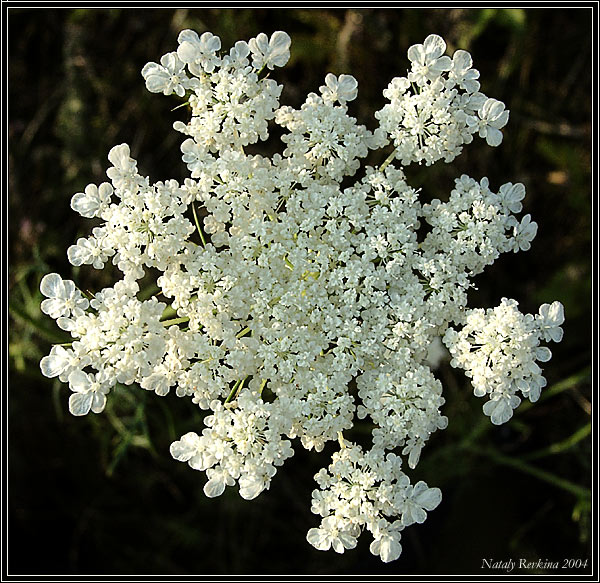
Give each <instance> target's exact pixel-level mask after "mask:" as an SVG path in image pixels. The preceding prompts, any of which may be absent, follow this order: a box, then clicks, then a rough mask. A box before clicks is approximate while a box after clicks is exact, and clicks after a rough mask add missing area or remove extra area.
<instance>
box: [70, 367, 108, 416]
mask: <svg viewBox="0 0 600 583" xmlns="http://www.w3.org/2000/svg"><path fill="white" fill-rule="evenodd" d="M69 385H70V386H71V390H72V391H73V393H74V394H73V395H71V396H70V397H69V411H70V412H71V413H72V414H73V415H76V416H80V415H87V414H88V413H89V412H90V410H91V411H92V412H94V413H101V412H102V411H103V410H104V407H105V406H106V395H107V394H108V392H109V391H110V386H111V385H110V382H108V381H107V380H105V379H103V378H102V375H91V374H86V373H84V372H82V371H80V370H76V371H73V372H72V373H71V374H70V375H69Z"/></svg>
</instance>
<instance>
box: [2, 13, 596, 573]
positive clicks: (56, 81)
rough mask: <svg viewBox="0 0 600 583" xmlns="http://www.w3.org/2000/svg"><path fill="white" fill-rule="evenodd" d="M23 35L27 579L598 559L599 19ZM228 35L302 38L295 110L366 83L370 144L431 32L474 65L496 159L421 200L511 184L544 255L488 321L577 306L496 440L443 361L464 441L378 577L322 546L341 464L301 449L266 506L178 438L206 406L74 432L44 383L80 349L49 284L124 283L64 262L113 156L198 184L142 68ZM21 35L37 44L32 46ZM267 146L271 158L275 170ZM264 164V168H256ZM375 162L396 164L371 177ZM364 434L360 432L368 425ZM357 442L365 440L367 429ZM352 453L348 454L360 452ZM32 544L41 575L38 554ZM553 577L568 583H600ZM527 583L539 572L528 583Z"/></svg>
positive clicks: (15, 69)
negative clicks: (327, 485)
mask: <svg viewBox="0 0 600 583" xmlns="http://www.w3.org/2000/svg"><path fill="white" fill-rule="evenodd" d="M8 15H9V21H8V27H9V31H10V33H9V36H8V43H9V52H10V54H9V58H10V66H9V97H10V99H9V125H8V130H9V146H10V148H9V160H8V170H9V174H8V179H9V193H8V204H9V213H10V216H9V232H8V236H9V243H10V246H9V262H10V266H9V292H10V298H9V310H10V324H9V340H10V343H9V365H10V387H9V393H8V399H9V432H10V441H9V461H10V466H9V472H10V473H9V478H10V482H9V508H10V516H9V529H10V530H9V532H10V546H9V564H8V571H9V573H13V574H16V573H24V572H27V573H33V572H39V573H45V574H52V573H80V574H85V573H98V574H102V573H120V574H146V573H147V574H160V573H164V574H233V573H263V574H363V573H371V574H388V575H389V574H396V573H408V574H419V573H424V574H436V573H437V574H440V573H445V574H452V573H462V574H474V575H477V574H480V573H481V574H486V575H487V574H492V573H488V572H485V570H482V568H481V566H482V558H497V559H503V560H506V559H508V558H509V557H513V558H515V559H519V558H526V559H531V560H537V559H547V560H552V561H562V559H567V558H575V559H577V558H581V559H586V558H590V557H591V538H590V529H591V525H590V491H589V486H590V484H591V471H592V467H591V434H590V433H591V432H590V428H591V424H590V419H591V417H590V415H591V410H590V398H591V378H590V362H591V344H590V337H591V332H592V330H591V244H592V240H591V220H592V213H591V154H590V152H591V107H592V103H591V62H592V36H591V11H590V10H584V9H517V8H511V9H492V8H486V9H467V8H453V9H381V8H373V9H320V8H316V9H315V8H312V9H309V8H303V9H299V8H297V9H281V8H277V9H275V8H260V9H216V8H207V9H177V10H175V9H160V10H159V9H154V10H141V9H111V10H107V9H76V10H75V9H10V10H9V11H8ZM183 28H193V29H195V30H197V31H198V32H203V31H205V30H210V31H212V32H213V33H215V34H218V35H219V36H221V38H222V41H223V47H224V48H225V47H228V46H230V45H231V44H232V43H234V42H235V41H236V40H239V39H241V38H245V39H248V38H250V37H252V36H255V35H256V34H257V33H258V32H261V31H264V32H267V33H271V32H273V31H274V30H285V31H287V32H288V33H289V34H290V36H291V37H292V58H291V60H290V63H289V64H288V66H287V67H286V68H285V69H283V70H281V71H277V73H276V78H277V80H278V81H279V82H282V83H284V87H285V88H284V91H283V95H282V102H283V103H287V104H290V105H292V106H295V107H298V106H299V105H300V104H301V103H302V101H303V99H304V97H305V96H306V94H307V93H308V92H309V91H315V90H317V89H318V87H319V85H320V84H321V83H322V79H323V77H324V75H325V74H326V73H327V72H333V73H336V74H340V73H344V72H346V73H351V74H353V75H354V76H355V77H356V78H357V79H358V81H359V98H358V99H357V101H356V102H353V103H352V104H351V107H350V111H351V114H352V115H355V116H356V117H357V118H358V119H359V121H361V122H362V123H365V124H366V125H367V126H368V127H371V128H373V127H374V119H373V117H372V114H373V112H374V111H375V110H377V109H379V108H381V106H382V105H383V102H384V100H383V97H382V95H381V92H382V90H383V89H384V88H385V87H386V86H387V84H388V82H389V80H390V79H391V78H392V77H394V76H398V75H402V74H403V72H404V71H405V70H406V67H407V60H406V57H405V55H406V49H407V48H408V47H409V46H410V45H411V44H414V43H416V42H421V41H422V40H423V39H424V38H425V36H427V35H428V34H430V33H432V32H435V33H437V34H440V35H442V36H443V37H444V38H445V39H446V40H447V42H448V46H449V50H450V51H453V50H455V49H457V48H464V49H467V50H469V51H471V52H472V54H473V58H474V62H475V66H476V68H478V69H479V70H480V71H481V80H482V90H483V91H484V92H486V93H487V94H488V95H490V96H493V97H496V98H498V99H501V100H503V101H504V102H505V103H506V104H507V107H508V108H509V109H510V110H511V120H510V122H509V125H508V127H507V128H506V130H505V139H504V142H503V144H502V145H501V147H499V148H497V149H493V150H492V149H491V148H488V147H486V146H485V145H484V144H482V143H480V142H475V143H474V144H472V145H471V146H469V147H467V148H466V150H465V153H464V154H463V155H462V156H461V157H460V158H459V159H458V160H457V161H456V162H455V163H454V164H452V165H436V166H434V167H432V168H428V169H426V171H425V169H424V168H421V167H416V168H412V167H411V168H409V169H408V171H407V174H408V176H409V181H410V182H411V183H412V184H414V185H415V186H420V187H422V188H423V196H425V197H429V198H433V197H444V196H447V193H448V192H449V190H450V189H451V187H452V181H453V179H454V178H455V177H457V176H459V175H460V174H461V173H468V174H470V175H472V176H474V177H477V178H479V177H481V176H488V177H489V179H490V183H491V185H492V188H497V187H499V186H500V185H501V184H502V183H503V182H507V181H512V182H518V181H520V182H523V183H525V185H526V187H527V191H528V196H527V198H526V200H525V209H524V212H529V213H531V214H532V215H533V217H534V219H535V220H536V221H537V222H538V223H539V232H538V236H537V238H536V240H535V241H534V244H533V247H532V249H531V251H530V252H528V253H520V254H518V255H513V256H510V257H507V256H505V257H503V258H501V259H500V260H499V261H498V262H497V263H496V264H495V265H494V266H493V267H492V268H491V269H489V271H488V272H486V274H484V275H482V276H480V278H479V279H478V280H477V290H474V291H473V294H472V298H471V305H472V306H485V307H489V306H495V305H497V304H498V303H499V301H500V299H501V298H502V297H503V296H508V297H514V298H515V299H517V300H518V301H519V302H520V305H521V309H522V310H523V311H528V312H533V311H537V307H538V306H539V304H540V303H542V302H549V301H553V300H560V301H561V302H563V304H564V305H565V312H566V318H567V320H566V323H565V326H564V328H565V338H564V341H563V342H562V343H561V344H560V345H558V346H556V347H553V353H554V357H553V359H552V361H550V363H548V365H547V366H546V371H547V378H548V380H549V388H547V389H546V390H545V392H544V393H543V396H542V399H541V400H540V402H539V403H537V404H536V405H535V406H533V407H528V406H527V404H524V405H523V406H522V407H521V408H520V409H519V410H518V413H517V414H516V416H515V418H514V419H513V420H511V422H510V423H508V424H507V425H506V426H503V427H500V428H498V427H493V426H491V425H490V424H489V421H488V419H487V418H484V416H483V414H482V412H481V401H480V400H478V399H476V398H474V397H473V396H472V394H471V389H470V387H469V384H468V382H467V379H465V378H464V376H462V375H461V374H459V373H458V372H457V371H455V370H454V369H452V368H451V367H450V366H449V365H448V363H447V362H446V363H443V364H442V366H441V368H440V369H439V371H438V374H439V377H440V379H441V380H442V382H443V384H444V386H445V387H446V399H447V404H446V406H445V409H444V412H445V414H446V415H447V416H448V417H449V418H450V426H449V428H448V429H447V430H446V431H444V432H440V433H439V434H436V435H434V436H433V437H432V439H431V442H430V443H429V444H428V446H427V447H426V449H425V451H424V453H423V456H422V462H421V463H420V465H419V467H418V468H417V470H416V471H415V472H413V477H414V479H415V480H417V479H420V478H423V479H426V480H427V481H428V483H429V484H430V485H435V486H439V487H441V488H442V490H443V493H444V500H443V502H442V504H441V505H440V507H438V509H436V510H435V511H434V512H432V513H431V514H430V516H429V518H428V520H427V521H426V523H425V524H424V525H422V526H413V527H411V528H410V529H407V531H406V533H405V536H404V538H403V546H404V552H403V555H402V556H401V558H400V559H399V560H398V561H397V562H395V563H392V564H389V565H383V564H381V563H380V562H379V561H378V559H375V558H373V557H372V556H371V555H370V554H369V551H368V543H367V541H366V540H362V541H360V542H359V547H358V549H356V550H355V551H352V552H349V553H346V554H344V555H335V554H333V553H321V552H318V551H315V550H314V549H312V547H310V546H309V545H308V543H306V541H305V539H304V537H305V533H306V531H307V530H308V528H310V527H311V526H314V525H315V524H316V523H317V518H316V517H314V516H312V515H311V514H310V512H309V506H310V492H311V490H312V488H313V484H312V475H313V474H314V473H315V472H316V471H317V469H318V468H319V467H320V465H322V464H323V463H325V460H326V457H325V456H326V454H327V453H331V451H330V450H329V449H327V450H326V452H324V454H323V455H314V454H310V453H308V452H305V451H303V450H300V449H299V450H298V452H297V454H296V456H295V457H294V458H292V460H290V461H289V462H288V463H287V464H286V466H285V467H284V468H282V470H281V471H280V472H279V473H278V475H277V477H276V479H275V480H274V483H273V485H272V487H271V490H270V491H269V492H267V493H265V494H263V495H262V496H260V497H259V499H257V500H255V501H253V502H251V503H248V502H245V501H243V500H241V499H240V498H239V496H238V494H237V492H236V491H234V490H233V489H227V491H226V493H225V494H224V495H223V496H222V497H220V498H219V499H216V500H207V499H206V498H205V496H204V494H203V493H202V486H203V477H202V474H200V473H197V472H193V471H191V470H190V469H189V468H188V467H187V466H185V465H184V464H180V463H178V462H175V461H174V460H172V459H171V458H170V456H169V454H168V448H169V444H170V443H171V441H173V440H174V439H175V438H176V437H177V436H179V435H181V434H182V433H184V432H187V431H190V430H198V429H199V428H200V426H201V415H200V412H199V411H198V409H197V408H196V407H195V406H193V405H192V404H191V403H189V402H188V401H187V400H186V401H185V402H184V401H182V400H179V399H177V398H176V397H175V396H174V395H169V396H168V397H166V398H163V399H151V398H148V400H146V395H147V393H146V392H145V391H139V390H135V389H133V388H128V387H122V386H119V387H117V388H116V389H115V391H114V394H113V395H112V398H111V399H109V405H108V407H107V410H106V412H105V414H103V415H99V416H95V415H89V416H88V417H86V418H84V419H75V418H73V417H71V416H70V415H69V414H68V412H67V413H66V414H65V412H66V411H67V407H66V402H67V399H68V388H67V387H65V386H63V385H61V384H60V383H58V382H53V381H52V380H49V379H45V378H43V377H42V376H41V374H40V373H39V366H38V362H39V359H40V358H41V357H42V356H44V355H45V354H47V353H48V352H49V350H50V345H51V344H52V343H57V342H65V341H67V340H68V338H65V335H64V333H62V332H61V331H60V330H59V329H58V328H56V327H55V326H54V325H53V323H52V322H51V321H50V320H49V319H48V318H46V317H44V316H43V314H42V313H41V312H40V309H39V304H40V301H41V295H40V292H39V291H38V290H39V282H40V279H41V277H42V276H43V275H44V274H45V273H48V272H50V271H57V272H59V273H61V274H62V275H63V277H66V278H73V279H75V280H76V281H77V282H78V283H79V285H80V286H81V287H82V288H85V289H93V290H97V289H100V288H101V287H103V286H105V285H110V284H111V283H112V282H113V281H114V279H115V277H116V274H115V272H111V270H110V269H106V270H105V271H103V272H96V271H94V270H91V269H81V270H78V269H74V268H73V267H72V266H70V265H69V264H68V262H67V261H66V249H67V247H68V246H69V245H70V244H72V243H73V242H74V240H75V239H76V237H77V236H81V235H84V234H85V233H87V232H89V230H90V228H91V225H92V222H91V221H86V220H81V219H80V218H78V217H77V216H76V215H75V213H73V212H72V211H71V210H70V208H69V202H70V198H71V196H72V194H73V193H75V192H77V191H81V190H82V189H83V188H84V187H85V186H86V185H87V184H88V183H90V182H96V183H99V182H102V181H103V180H104V179H105V177H104V170H105V168H106V166H107V161H106V155H107V153H108V150H109V149H110V148H111V147H112V146H113V145H115V144H117V143H121V142H127V143H129V144H130V145H131V149H132V155H133V156H134V157H135V158H137V159H138V160H139V166H140V170H141V172H142V173H146V174H149V175H150V178H151V180H160V179H166V178H175V179H178V180H182V179H183V178H184V177H185V176H186V170H185V167H184V165H183V164H182V162H181V160H180V153H179V137H178V135H177V134H176V133H175V132H173V131H172V129H171V127H172V123H173V121H175V120H176V119H184V118H185V115H186V111H185V109H177V110H173V108H174V107H175V106H176V105H177V102H176V101H175V100H171V99H170V98H164V97H162V96H157V95H150V94H149V93H147V91H146V90H145V87H144V83H143V80H142V78H141V75H140V70H141V69H142V67H143V65H144V64H145V63H146V62H148V61H152V60H157V59H158V58H159V57H160V56H161V55H162V54H164V53H165V52H167V51H169V50H173V48H174V47H175V46H176V38H177V34H178V32H179V30H181V29H183ZM13 31H18V33H17V32H13ZM278 147H279V146H278V144H277V143H276V141H273V140H271V141H270V142H269V143H267V144H265V145H264V147H263V150H262V151H263V152H264V153H267V154H269V153H271V152H272V151H274V150H275V149H277V148H278ZM257 151H258V150H257ZM375 162H376V163H377V161H375ZM359 429H360V428H359ZM359 429H357V432H358V431H359ZM350 437H352V436H350ZM31 548H35V549H36V560H35V562H33V563H32V559H31V553H30V549H31ZM590 568H591V565H590V562H589V561H588V568H587V570H586V569H579V570H576V571H573V570H571V571H568V569H567V570H562V569H561V570H560V571H556V572H555V571H552V574H568V573H583V572H590ZM527 573H530V574H531V573H532V572H531V571H527Z"/></svg>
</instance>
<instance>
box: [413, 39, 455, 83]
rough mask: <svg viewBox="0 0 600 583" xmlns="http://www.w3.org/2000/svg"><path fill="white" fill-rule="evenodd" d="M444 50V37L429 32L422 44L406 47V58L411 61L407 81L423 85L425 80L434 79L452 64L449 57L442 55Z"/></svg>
mask: <svg viewBox="0 0 600 583" xmlns="http://www.w3.org/2000/svg"><path fill="white" fill-rule="evenodd" d="M445 50H446V43H445V42H444V39H443V38H442V37H440V36H438V35H437V34H430V35H429V36H428V37H427V38H426V39H425V41H424V42H423V44H416V45H412V46H411V47H410V48H409V49H408V58H409V59H410V61H411V62H412V72H411V73H410V74H409V76H408V79H409V81H414V82H415V83H417V85H424V84H425V82H426V80H429V81H434V80H436V79H437V78H438V77H439V76H440V75H441V74H442V72H443V71H449V70H450V68H451V66H452V60H451V59H450V57H447V56H442V55H443V54H444V51H445Z"/></svg>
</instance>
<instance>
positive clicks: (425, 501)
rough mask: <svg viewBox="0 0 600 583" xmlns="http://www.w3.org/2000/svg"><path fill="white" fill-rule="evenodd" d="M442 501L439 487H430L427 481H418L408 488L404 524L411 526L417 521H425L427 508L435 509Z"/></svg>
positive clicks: (403, 516)
mask: <svg viewBox="0 0 600 583" xmlns="http://www.w3.org/2000/svg"><path fill="white" fill-rule="evenodd" d="M441 501H442V492H441V491H440V489H439V488H429V487H428V486H427V484H426V483H425V482H417V483H416V484H415V485H414V486H412V487H409V488H408V489H407V497H406V500H405V501H404V504H403V506H402V524H403V525H404V526H410V525H411V524H414V523H415V522H417V523H419V524H421V523H423V522H425V519H426V518H427V513H426V512H425V510H429V511H431V510H434V509H435V508H437V506H438V505H439V503H440V502H441Z"/></svg>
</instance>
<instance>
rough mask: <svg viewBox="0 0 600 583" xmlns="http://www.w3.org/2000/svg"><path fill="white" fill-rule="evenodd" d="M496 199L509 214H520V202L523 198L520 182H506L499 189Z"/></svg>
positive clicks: (523, 192)
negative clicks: (497, 198) (498, 199)
mask: <svg viewBox="0 0 600 583" xmlns="http://www.w3.org/2000/svg"><path fill="white" fill-rule="evenodd" d="M498 197H499V198H500V201H501V203H502V205H503V206H504V207H505V208H506V209H507V210H509V211H510V212H511V213H520V212H521V210H522V209H523V204H522V203H521V201H522V200H523V199H524V198H525V186H524V185H523V184H521V183H520V182H519V183H517V184H512V182H507V183H506V184H503V185H502V186H501V187H500V190H499V191H498Z"/></svg>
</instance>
